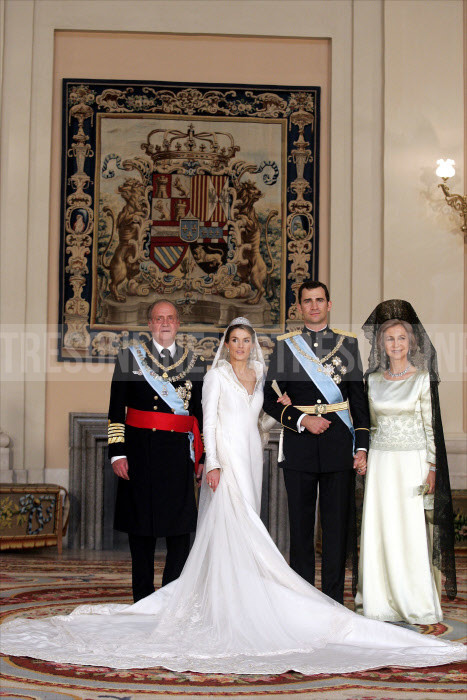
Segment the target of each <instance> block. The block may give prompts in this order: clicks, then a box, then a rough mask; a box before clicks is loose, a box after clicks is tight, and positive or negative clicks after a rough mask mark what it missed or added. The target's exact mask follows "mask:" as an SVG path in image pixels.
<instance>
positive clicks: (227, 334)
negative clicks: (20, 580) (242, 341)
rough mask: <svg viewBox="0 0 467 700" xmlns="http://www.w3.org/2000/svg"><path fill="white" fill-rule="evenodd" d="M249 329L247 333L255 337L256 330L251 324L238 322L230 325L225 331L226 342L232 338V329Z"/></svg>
mask: <svg viewBox="0 0 467 700" xmlns="http://www.w3.org/2000/svg"><path fill="white" fill-rule="evenodd" d="M237 330H241V331H247V333H249V334H250V336H251V337H252V338H254V337H255V331H254V329H253V328H252V327H251V326H247V325H246V323H237V325H235V326H229V327H228V328H227V330H226V332H225V338H224V343H228V342H229V340H230V336H231V334H232V331H237Z"/></svg>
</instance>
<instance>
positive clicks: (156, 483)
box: [108, 301, 206, 602]
mask: <svg viewBox="0 0 467 700" xmlns="http://www.w3.org/2000/svg"><path fill="white" fill-rule="evenodd" d="M148 325H149V329H150V331H151V334H152V341H151V342H150V343H143V342H141V343H135V344H133V345H132V346H130V347H129V348H126V349H124V350H122V351H121V353H120V354H119V356H118V359H117V363H116V365H115V371H114V375H113V379H112V387H111V392H110V406H109V428H108V431H109V436H108V442H109V456H110V458H111V462H112V468H113V470H114V472H115V474H116V475H117V476H118V477H119V479H118V488H117V501H116V507H115V522H114V527H115V529H116V530H120V531H122V532H127V533H128V538H129V543H130V551H131V560H132V584H133V598H134V601H135V602H136V601H138V600H140V599H141V598H144V597H146V596H147V595H150V594H151V593H153V592H154V552H155V547H156V541H157V538H159V537H165V539H166V545H167V558H166V563H165V568H164V574H163V577H162V585H163V586H164V585H165V584H167V583H170V581H173V580H174V579H176V578H178V577H179V576H180V573H181V571H182V569H183V566H184V564H185V561H186V559H187V557H188V554H189V551H190V533H191V532H193V531H194V530H195V528H196V515H197V511H196V501H195V493H194V479H193V473H194V469H195V463H196V464H198V463H199V459H200V457H201V454H202V452H203V449H202V441H201V435H200V426H202V409H201V390H202V383H203V377H204V374H205V373H206V366H205V362H204V358H202V357H201V358H199V357H198V356H197V355H196V354H195V353H193V352H191V351H188V350H185V351H184V350H183V348H181V347H180V346H178V345H177V344H176V343H175V337H176V334H177V331H178V328H179V326H180V321H179V318H178V312H177V309H176V308H175V306H174V305H173V304H172V303H170V302H165V301H159V302H156V303H154V304H152V305H151V306H150V307H149V309H148Z"/></svg>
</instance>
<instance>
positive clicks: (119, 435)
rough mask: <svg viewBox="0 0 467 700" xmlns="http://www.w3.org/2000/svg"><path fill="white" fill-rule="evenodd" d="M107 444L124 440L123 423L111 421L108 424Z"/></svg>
mask: <svg viewBox="0 0 467 700" xmlns="http://www.w3.org/2000/svg"><path fill="white" fill-rule="evenodd" d="M107 430H108V444H109V445H114V444H115V443H116V442H125V423H111V422H110V420H109V425H108V429H107Z"/></svg>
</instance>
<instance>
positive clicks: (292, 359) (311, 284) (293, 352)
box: [264, 281, 370, 603]
mask: <svg viewBox="0 0 467 700" xmlns="http://www.w3.org/2000/svg"><path fill="white" fill-rule="evenodd" d="M298 300H299V308H300V310H301V313H302V317H303V321H304V324H305V325H304V327H303V328H302V330H300V331H297V332H296V333H286V334H285V335H282V336H279V337H278V338H277V345H276V348H275V350H274V353H273V355H272V358H271V362H270V365H269V371H268V376H267V380H266V386H265V392H264V410H265V411H266V413H269V414H270V415H271V416H274V418H276V420H277V421H279V422H280V423H281V424H282V425H283V426H284V440H283V450H284V462H282V463H281V466H283V468H284V481H285V487H286V490H287V499H288V505H289V522H290V566H291V567H292V568H293V569H294V570H295V571H296V572H297V573H298V574H300V576H302V577H303V578H304V579H306V580H307V581H309V582H310V583H311V584H313V585H314V581H315V551H314V527H315V516H316V499H317V493H318V488H319V504H320V518H321V528H322V590H323V593H326V594H327V595H328V596H330V597H331V598H333V599H334V600H337V601H338V602H339V603H342V602H343V596H344V576H345V560H346V552H347V546H348V535H349V526H350V527H351V528H352V523H351V521H352V519H353V518H354V506H355V478H354V472H355V471H356V472H357V473H360V474H364V473H365V470H366V453H367V450H368V446H369V427H370V426H369V414H368V404H367V399H366V395H365V391H364V387H363V377H362V368H361V361H360V355H359V351H358V343H357V339H356V336H355V335H354V334H353V333H348V332H345V331H341V330H337V329H334V328H329V326H328V313H329V311H330V309H331V306H332V303H331V301H330V298H329V291H328V289H327V287H326V285H325V284H323V283H322V282H318V281H308V282H304V283H303V284H302V285H301V287H300V290H299V294H298ZM273 380H276V382H277V384H273ZM274 387H275V390H274ZM277 387H278V388H279V390H280V392H281V393H285V392H287V394H288V396H289V397H290V399H291V401H292V404H291V405H290V406H285V407H284V406H283V405H282V404H280V403H277V393H276V392H277ZM350 414H351V416H350Z"/></svg>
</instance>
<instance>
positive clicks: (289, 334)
mask: <svg viewBox="0 0 467 700" xmlns="http://www.w3.org/2000/svg"><path fill="white" fill-rule="evenodd" d="M301 334H302V331H290V333H283V334H282V335H278V336H277V340H287V338H292V337H293V336H294V335H301Z"/></svg>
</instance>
